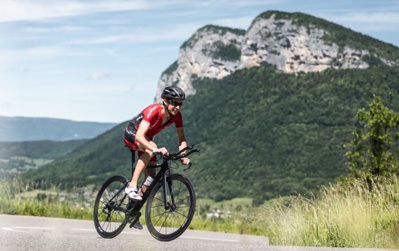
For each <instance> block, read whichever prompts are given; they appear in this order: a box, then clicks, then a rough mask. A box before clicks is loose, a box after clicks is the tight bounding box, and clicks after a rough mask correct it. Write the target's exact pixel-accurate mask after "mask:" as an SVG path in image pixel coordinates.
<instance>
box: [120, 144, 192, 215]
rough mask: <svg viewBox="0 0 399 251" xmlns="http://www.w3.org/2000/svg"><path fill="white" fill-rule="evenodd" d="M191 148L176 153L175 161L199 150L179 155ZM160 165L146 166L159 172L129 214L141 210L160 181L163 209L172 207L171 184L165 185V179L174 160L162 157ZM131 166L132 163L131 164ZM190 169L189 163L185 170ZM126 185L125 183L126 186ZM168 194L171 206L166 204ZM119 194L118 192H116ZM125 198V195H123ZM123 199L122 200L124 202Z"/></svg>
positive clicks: (173, 202)
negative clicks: (171, 161) (170, 162)
mask: <svg viewBox="0 0 399 251" xmlns="http://www.w3.org/2000/svg"><path fill="white" fill-rule="evenodd" d="M193 147H194V145H193V146H190V147H186V148H184V149H182V150H180V151H179V152H178V153H176V154H175V155H174V156H175V158H176V159H180V158H181V157H184V156H188V155H190V154H192V153H194V152H199V150H197V149H194V150H192V151H190V152H189V153H187V154H184V155H181V153H182V152H183V151H186V150H191V149H193ZM162 158H163V160H162V163H160V164H157V165H154V166H147V167H146V169H155V168H161V169H160V170H159V172H158V173H157V174H156V175H155V177H154V180H153V181H152V183H151V185H150V186H149V187H148V189H147V191H146V192H145V193H144V195H143V196H142V200H140V201H136V202H135V204H134V206H133V208H132V209H130V210H127V211H128V213H129V214H131V213H133V212H139V211H140V210H141V208H142V207H143V206H144V204H145V202H146V201H147V199H148V196H149V195H150V193H151V191H152V189H154V187H155V185H156V184H157V183H158V182H159V181H160V180H161V179H162V187H163V199H164V207H165V209H166V210H168V209H170V206H173V205H174V204H175V200H174V196H173V192H172V189H171V184H167V178H168V176H169V175H170V168H169V162H168V161H169V160H174V158H172V157H168V156H163V157H162ZM132 165H133V163H132ZM190 167H191V163H190V165H189V167H188V168H187V169H189V168H190ZM187 169H185V170H187ZM127 185H128V183H126V186H127ZM167 192H169V195H170V197H171V204H167V195H168V193H167ZM118 193H120V191H119V192H118ZM125 196H126V195H125ZM124 199H125V198H123V200H124Z"/></svg>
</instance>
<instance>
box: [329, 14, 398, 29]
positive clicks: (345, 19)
mask: <svg viewBox="0 0 399 251" xmlns="http://www.w3.org/2000/svg"><path fill="white" fill-rule="evenodd" d="M326 18H327V19H328V20H331V21H333V22H337V23H340V24H345V26H350V27H352V28H354V29H356V30H362V31H383V30H384V31H389V30H395V31H396V30H397V29H398V28H397V27H398V24H399V13H396V12H349V13H345V14H342V15H329V16H326Z"/></svg>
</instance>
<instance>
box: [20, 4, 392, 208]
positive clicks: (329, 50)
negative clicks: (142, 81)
mask: <svg viewBox="0 0 399 251" xmlns="http://www.w3.org/2000/svg"><path fill="white" fill-rule="evenodd" d="M228 41H230V42H228ZM348 53H349V54H348ZM398 55H399V48H397V47H395V46H392V45H390V44H386V43H384V42H381V41H378V40H376V39H374V38H371V37H368V36H364V35H362V34H360V33H357V32H354V31H351V30H349V29H346V28H344V27H342V26H338V25H336V24H333V23H330V22H328V21H325V20H322V19H318V18H315V17H312V16H309V15H305V14H301V13H283V12H276V11H268V12H265V13H262V14H261V15H259V16H258V17H257V18H255V19H254V21H253V23H252V24H251V26H250V28H249V29H248V30H247V31H242V30H235V29H231V28H223V27H216V26H206V27H204V28H201V29H199V30H198V31H197V32H196V33H195V34H194V35H193V36H192V37H191V38H190V39H189V40H187V41H186V42H185V43H184V44H183V45H182V46H181V48H180V53H179V58H178V60H177V61H176V62H174V63H173V64H172V65H171V66H170V67H169V68H168V69H167V70H165V72H164V73H163V74H162V75H161V78H160V82H159V88H158V93H157V94H156V95H157V96H156V97H158V95H159V90H161V89H162V88H163V86H165V85H171V84H177V85H179V86H181V87H182V88H185V90H186V91H187V92H188V93H190V94H191V96H189V97H188V98H187V100H186V102H185V104H184V106H183V107H182V113H183V117H184V125H185V130H186V137H187V139H188V141H189V143H190V144H192V143H196V144H197V146H198V147H199V148H201V150H202V154H201V155H200V156H193V157H192V161H193V163H194V165H193V167H192V168H191V169H190V171H186V172H185V174H186V175H187V176H189V177H190V178H191V180H192V181H193V183H194V186H195V189H196V191H197V196H198V197H200V198H204V197H205V198H206V197H207V198H212V199H216V200H223V199H230V198H234V197H252V198H255V201H256V203H261V202H262V201H264V200H267V199H270V198H274V197H278V196H284V195H290V194H294V193H306V192H307V191H312V190H313V189H316V188H317V187H318V186H319V185H322V184H326V183H328V182H331V181H334V179H335V178H337V177H338V176H340V175H343V174H345V173H346V172H347V168H346V166H345V161H346V159H345V156H344V153H345V151H346V150H345V148H344V147H343V146H344V145H345V144H346V143H348V142H349V141H350V140H351V139H352V131H353V130H354V129H356V127H357V126H358V125H357V123H356V120H355V115H356V113H357V111H358V109H360V108H367V104H368V102H369V101H370V100H371V99H372V97H373V95H379V96H381V97H382V99H383V100H384V101H385V103H386V104H387V106H388V107H389V108H391V109H393V110H399V91H398V90H399V88H398V87H399V86H398V83H399V66H398V62H397V58H399V57H398ZM143 106H145V104H143ZM126 125H127V122H124V123H122V124H120V125H118V126H117V127H115V128H113V129H112V130H109V131H107V132H106V133H104V134H102V135H100V136H98V137H96V138H95V139H93V140H90V141H88V142H86V143H85V144H82V145H81V146H80V147H78V148H77V149H76V150H75V151H73V152H72V153H70V154H68V155H66V156H65V157H64V158H62V159H60V160H57V161H54V162H53V163H51V164H49V165H46V166H43V167H41V168H39V169H38V170H36V171H31V172H28V173H27V174H26V175H25V177H27V178H31V179H33V180H36V181H41V180H49V181H51V182H56V183H62V184H68V185H71V184H78V185H87V184H96V185H98V186H99V185H101V183H102V182H103V181H104V180H105V179H106V178H107V177H109V176H110V175H114V174H123V175H126V176H130V164H129V158H130V155H129V151H128V150H127V149H126V148H124V146H123V141H122V133H123V130H124V127H125V126H126ZM175 134H176V133H175V132H174V128H173V127H170V128H169V129H168V130H165V131H164V132H162V134H161V135H160V136H158V137H157V138H156V142H157V144H158V145H159V146H166V147H167V148H168V149H169V150H170V151H171V152H173V151H176V149H177V138H176V135H175Z"/></svg>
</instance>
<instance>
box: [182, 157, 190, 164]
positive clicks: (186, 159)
mask: <svg viewBox="0 0 399 251" xmlns="http://www.w3.org/2000/svg"><path fill="white" fill-rule="evenodd" d="M180 162H181V163H182V164H183V165H189V164H190V159H189V158H181V159H180Z"/></svg>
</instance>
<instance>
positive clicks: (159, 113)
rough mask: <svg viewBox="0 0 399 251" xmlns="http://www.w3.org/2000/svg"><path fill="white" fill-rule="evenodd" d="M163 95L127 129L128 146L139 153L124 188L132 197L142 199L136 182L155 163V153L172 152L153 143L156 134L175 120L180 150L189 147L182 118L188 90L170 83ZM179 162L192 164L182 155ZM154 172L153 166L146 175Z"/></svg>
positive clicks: (125, 137)
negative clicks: (159, 101)
mask: <svg viewBox="0 0 399 251" xmlns="http://www.w3.org/2000/svg"><path fill="white" fill-rule="evenodd" d="M161 98H162V104H152V105H150V106H148V107H147V108H145V109H144V110H143V111H142V112H141V113H140V114H139V115H138V116H136V117H135V118H133V119H132V121H131V122H130V123H129V126H128V127H127V128H126V129H125V132H124V142H125V145H126V146H127V147H129V148H130V149H131V150H133V151H137V152H138V156H139V159H138V161H137V164H136V168H135V170H134V174H133V177H132V181H131V182H130V183H129V185H128V186H127V187H126V189H125V193H127V194H128V196H129V197H130V198H132V199H133V200H142V197H141V196H140V195H139V193H138V190H137V183H138V180H139V177H140V175H141V173H142V172H143V170H144V169H145V167H146V166H147V165H148V164H150V165H156V158H155V156H154V153H162V155H168V154H169V153H168V150H167V149H166V148H165V147H161V148H158V146H157V145H156V144H155V143H154V141H153V139H154V136H155V135H157V134H158V133H159V132H161V131H162V130H163V129H165V128H167V127H168V126H170V125H172V124H173V123H174V124H175V126H176V132H177V136H178V138H179V150H181V149H183V148H185V147H187V142H186V138H185V136H184V127H183V118H182V115H181V113H180V109H181V107H182V105H183V101H184V100H185V98H186V95H185V93H184V92H183V90H182V89H181V88H179V87H177V86H169V87H166V88H165V89H164V90H163V92H162V95H161ZM180 161H181V162H182V164H184V165H188V164H190V160H189V159H188V158H182V159H181V160H180ZM154 172H155V170H153V169H151V170H145V178H147V176H148V175H151V174H153V173H154Z"/></svg>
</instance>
